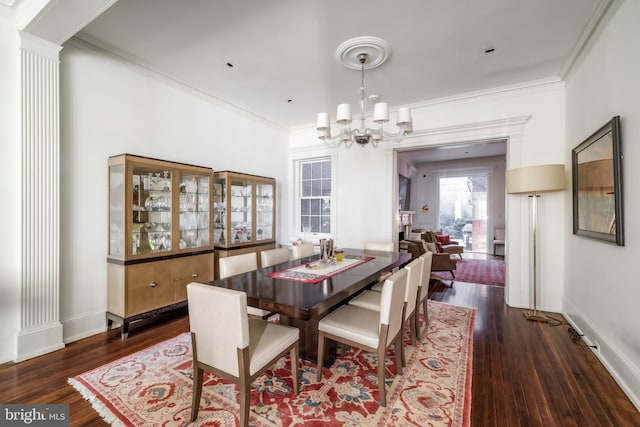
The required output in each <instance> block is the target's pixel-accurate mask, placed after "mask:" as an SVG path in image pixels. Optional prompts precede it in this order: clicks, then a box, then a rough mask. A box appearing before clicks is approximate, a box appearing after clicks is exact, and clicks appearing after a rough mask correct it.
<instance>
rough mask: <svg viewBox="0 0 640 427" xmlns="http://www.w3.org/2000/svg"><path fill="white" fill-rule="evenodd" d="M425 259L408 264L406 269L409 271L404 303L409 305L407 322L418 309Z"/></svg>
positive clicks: (418, 259) (406, 316) (406, 309)
mask: <svg viewBox="0 0 640 427" xmlns="http://www.w3.org/2000/svg"><path fill="white" fill-rule="evenodd" d="M423 265H424V259H422V258H416V259H414V260H413V261H411V262H410V263H409V264H407V265H406V266H405V267H404V268H405V270H407V286H406V292H405V296H404V301H405V303H406V304H407V306H406V308H405V316H404V319H405V320H407V319H409V318H410V317H411V314H412V313H413V311H414V310H415V308H416V303H417V299H418V292H419V291H420V285H421V283H422V272H423Z"/></svg>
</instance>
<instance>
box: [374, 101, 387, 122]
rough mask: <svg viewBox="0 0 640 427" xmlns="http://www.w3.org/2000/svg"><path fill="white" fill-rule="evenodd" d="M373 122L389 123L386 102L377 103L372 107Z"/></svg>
mask: <svg viewBox="0 0 640 427" xmlns="http://www.w3.org/2000/svg"><path fill="white" fill-rule="evenodd" d="M373 121H374V122H376V123H384V122H388V121H389V105H388V104H387V103H386V102H378V103H376V104H375V105H374V106H373Z"/></svg>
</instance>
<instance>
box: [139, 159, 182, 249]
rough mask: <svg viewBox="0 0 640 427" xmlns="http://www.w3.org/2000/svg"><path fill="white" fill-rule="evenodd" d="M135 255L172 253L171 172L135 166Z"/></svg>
mask: <svg viewBox="0 0 640 427" xmlns="http://www.w3.org/2000/svg"><path fill="white" fill-rule="evenodd" d="M132 175H133V193H132V194H133V198H134V200H133V204H132V209H133V225H132V234H133V235H132V239H133V242H132V251H133V252H132V254H133V255H145V254H148V253H153V252H168V251H171V244H172V242H171V218H172V199H171V189H172V176H171V175H172V172H171V171H170V170H160V169H153V168H149V167H146V166H134V167H133V174H132Z"/></svg>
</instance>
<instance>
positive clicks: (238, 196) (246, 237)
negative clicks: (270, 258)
mask: <svg viewBox="0 0 640 427" xmlns="http://www.w3.org/2000/svg"><path fill="white" fill-rule="evenodd" d="M252 197H253V193H252V185H251V182H249V181H243V180H232V181H231V233H232V236H229V237H230V239H231V242H232V243H242V242H249V241H252V240H253V219H252V208H251V202H252Z"/></svg>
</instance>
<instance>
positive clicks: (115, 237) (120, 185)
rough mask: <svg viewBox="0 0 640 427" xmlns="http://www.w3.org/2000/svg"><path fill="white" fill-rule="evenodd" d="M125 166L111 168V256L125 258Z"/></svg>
mask: <svg viewBox="0 0 640 427" xmlns="http://www.w3.org/2000/svg"><path fill="white" fill-rule="evenodd" d="M124 193H125V177H124V164H123V163H121V164H116V165H111V166H109V256H110V257H114V258H124V256H125V252H124V250H125V238H124V236H125V227H124V224H125V219H124V212H125V207H124Z"/></svg>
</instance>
